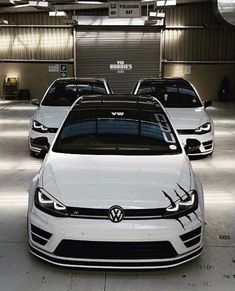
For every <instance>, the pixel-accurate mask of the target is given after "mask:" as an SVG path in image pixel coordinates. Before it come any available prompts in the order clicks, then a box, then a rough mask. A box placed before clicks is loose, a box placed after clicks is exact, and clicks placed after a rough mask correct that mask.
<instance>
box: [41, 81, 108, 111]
mask: <svg viewBox="0 0 235 291" xmlns="http://www.w3.org/2000/svg"><path fill="white" fill-rule="evenodd" d="M93 94H107V91H106V88H105V85H104V83H102V82H79V83H68V82H66V83H65V82H55V83H54V84H53V85H52V86H51V88H50V89H49V91H48V92H47V95H46V97H45V98H44V99H43V101H42V105H44V106H71V105H72V104H73V103H74V102H75V101H76V99H77V98H78V97H80V96H82V95H93Z"/></svg>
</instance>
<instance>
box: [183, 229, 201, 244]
mask: <svg viewBox="0 0 235 291" xmlns="http://www.w3.org/2000/svg"><path fill="white" fill-rule="evenodd" d="M201 230H202V228H201V226H200V227H198V228H196V229H194V230H192V231H190V232H187V233H185V234H182V235H181V236H180V238H181V240H182V241H183V242H184V245H185V246H186V247H187V248H190V247H192V246H194V245H196V244H198V243H199V242H200V239H201Z"/></svg>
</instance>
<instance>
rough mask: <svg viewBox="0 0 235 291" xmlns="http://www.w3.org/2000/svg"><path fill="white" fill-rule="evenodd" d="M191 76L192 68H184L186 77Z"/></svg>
mask: <svg viewBox="0 0 235 291" xmlns="http://www.w3.org/2000/svg"><path fill="white" fill-rule="evenodd" d="M190 74H191V66H184V75H190Z"/></svg>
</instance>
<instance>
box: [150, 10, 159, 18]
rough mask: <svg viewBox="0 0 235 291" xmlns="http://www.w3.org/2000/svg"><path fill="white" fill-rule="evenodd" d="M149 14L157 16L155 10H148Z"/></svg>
mask: <svg viewBox="0 0 235 291" xmlns="http://www.w3.org/2000/svg"><path fill="white" fill-rule="evenodd" d="M149 16H151V17H156V16H157V12H156V11H150V12H149Z"/></svg>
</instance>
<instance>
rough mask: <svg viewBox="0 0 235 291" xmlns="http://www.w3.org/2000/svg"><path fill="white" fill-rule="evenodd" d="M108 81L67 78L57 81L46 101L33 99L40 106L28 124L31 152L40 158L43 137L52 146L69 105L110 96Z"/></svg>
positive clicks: (49, 90) (53, 84)
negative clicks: (95, 96)
mask: <svg viewBox="0 0 235 291" xmlns="http://www.w3.org/2000/svg"><path fill="white" fill-rule="evenodd" d="M111 93H112V92H111V89H110V87H109V85H108V84H107V82H106V81H105V79H94V78H92V79H91V78H64V79H57V80H55V81H54V82H53V83H52V84H51V85H50V87H49V88H48V90H47V91H46V93H45V95H44V97H43V99H42V100H41V101H39V100H38V99H33V100H32V104H34V105H37V106H39V107H38V109H37V111H36V112H35V114H34V115H33V116H32V118H31V120H30V123H29V149H30V152H31V154H32V155H36V156H37V155H38V156H40V155H41V147H42V145H41V144H40V139H38V138H40V137H46V138H47V139H48V142H49V143H50V144H51V142H52V141H53V139H54V137H55V134H56V132H57V129H58V128H59V127H60V125H61V123H62V121H63V120H64V118H65V116H66V114H67V112H68V110H69V108H70V106H71V105H72V104H73V103H74V101H75V100H76V99H77V98H78V97H79V96H82V95H91V94H111Z"/></svg>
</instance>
